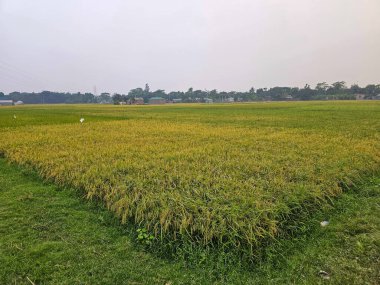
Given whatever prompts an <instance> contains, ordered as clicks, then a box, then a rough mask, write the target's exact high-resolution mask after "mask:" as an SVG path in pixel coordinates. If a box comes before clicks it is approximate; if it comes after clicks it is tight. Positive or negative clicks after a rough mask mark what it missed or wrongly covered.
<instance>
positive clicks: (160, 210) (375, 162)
mask: <svg viewBox="0 0 380 285" xmlns="http://www.w3.org/2000/svg"><path fill="white" fill-rule="evenodd" d="M244 119H245V118H244ZM284 119H286V117H285V116H284ZM352 126H354V125H352ZM355 126H356V125H355ZM363 128H365V126H364V127H363ZM367 128H369V127H367ZM352 131H353V132H354V131H357V132H359V131H360V128H357V126H356V127H352ZM1 137H2V138H1V141H0V150H1V151H2V152H3V153H4V154H5V156H6V157H7V158H8V159H9V160H10V161H13V162H16V163H18V164H21V165H24V166H27V167H32V168H33V169H36V170H37V171H38V172H39V174H40V175H41V176H43V177H45V178H48V179H51V180H53V181H54V182H55V183H57V184H59V185H64V186H71V187H75V188H78V189H82V190H83V191H84V192H85V193H86V195H87V197H88V198H99V199H101V200H102V201H104V202H105V204H106V205H107V207H108V208H109V209H110V210H112V211H113V212H115V213H116V214H117V215H118V216H119V217H120V218H121V220H122V221H123V222H126V221H128V220H133V221H134V223H136V224H138V225H141V226H143V227H146V228H147V229H148V230H150V231H151V232H152V233H154V235H155V236H156V237H162V236H165V237H170V238H172V239H176V238H181V237H186V238H189V239H191V240H194V241H196V242H198V243H202V244H210V243H217V244H227V245H232V246H235V247H241V248H254V247H255V246H258V245H259V244H260V242H261V241H263V240H265V239H268V238H269V239H270V238H274V237H276V235H277V234H278V231H279V230H280V229H281V225H282V223H284V222H286V221H287V218H289V216H290V215H291V214H292V213H293V212H294V211H295V210H298V209H302V208H303V206H304V205H305V204H306V203H313V204H318V203H324V202H325V200H326V198H331V197H334V196H337V195H339V193H341V191H342V188H341V187H340V186H341V185H342V183H343V184H347V185H350V184H351V183H352V182H353V181H357V180H358V179H360V177H362V176H363V175H368V174H371V173H375V172H377V171H379V165H380V143H379V141H380V140H379V138H380V136H379V134H378V133H377V132H366V135H359V134H358V135H355V134H353V133H352V132H342V131H339V132H338V131H334V130H331V129H327V130H323V131H321V130H308V129H299V128H283V127H282V128H275V127H257V128H255V127H246V126H243V125H242V126H233V125H210V124H205V123H196V122H191V123H190V122H185V121H181V122H175V121H170V120H159V119H157V118H155V119H151V120H149V119H144V118H140V119H130V120H126V121H117V120H114V121H101V122H89V123H85V124H79V123H76V124H58V125H46V126H27V127H20V128H18V129H13V130H6V131H3V132H2V133H1Z"/></svg>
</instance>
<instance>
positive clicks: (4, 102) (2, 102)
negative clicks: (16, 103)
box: [0, 100, 13, 106]
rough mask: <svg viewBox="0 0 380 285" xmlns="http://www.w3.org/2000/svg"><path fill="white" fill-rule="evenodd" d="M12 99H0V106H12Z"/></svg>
mask: <svg viewBox="0 0 380 285" xmlns="http://www.w3.org/2000/svg"><path fill="white" fill-rule="evenodd" d="M12 105H13V101H12V100H0V106H12Z"/></svg>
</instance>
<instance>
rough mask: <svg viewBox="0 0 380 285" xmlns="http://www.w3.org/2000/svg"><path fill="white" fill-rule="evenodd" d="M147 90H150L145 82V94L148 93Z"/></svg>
mask: <svg viewBox="0 0 380 285" xmlns="http://www.w3.org/2000/svg"><path fill="white" fill-rule="evenodd" d="M149 91H150V88H149V84H148V83H146V84H145V88H144V93H145V94H146V95H148V94H149Z"/></svg>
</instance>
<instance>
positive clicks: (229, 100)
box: [226, 97, 235, 103]
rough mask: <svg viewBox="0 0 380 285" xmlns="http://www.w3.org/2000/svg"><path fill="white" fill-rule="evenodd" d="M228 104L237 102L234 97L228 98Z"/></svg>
mask: <svg viewBox="0 0 380 285" xmlns="http://www.w3.org/2000/svg"><path fill="white" fill-rule="evenodd" d="M226 102H228V103H233V102H235V100H234V98H233V97H228V98H227V99H226Z"/></svg>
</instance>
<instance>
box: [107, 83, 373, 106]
mask: <svg viewBox="0 0 380 285" xmlns="http://www.w3.org/2000/svg"><path fill="white" fill-rule="evenodd" d="M356 94H363V95H365V96H364V98H365V99H372V98H373V97H375V96H377V95H379V94H380V84H378V85H375V84H370V85H367V86H366V87H360V86H359V85H357V84H354V85H351V87H347V86H346V83H345V82H344V81H339V82H335V83H333V84H331V85H330V84H327V83H326V82H321V83H318V84H317V85H316V86H315V88H311V87H310V85H308V84H306V85H305V86H304V87H303V88H298V87H272V88H259V89H255V88H251V89H250V90H248V91H245V92H238V91H230V92H225V91H217V90H215V89H214V90H211V91H208V90H194V89H193V88H189V89H188V90H187V91H186V92H182V91H173V92H169V93H167V92H165V90H161V89H158V90H156V91H153V92H152V91H150V88H149V85H148V84H146V85H145V88H144V89H143V88H135V89H132V90H130V91H129V92H128V94H126V95H124V94H114V95H113V96H112V99H113V101H114V103H115V104H118V103H120V102H125V103H133V100H134V99H135V98H143V99H144V102H148V100H149V99H150V98H152V97H162V98H164V99H166V100H167V101H172V100H179V99H180V100H181V102H184V103H191V102H205V101H206V100H207V99H212V100H213V102H225V101H230V100H231V99H233V101H235V102H248V101H284V100H354V99H355V98H356V97H355V95H356Z"/></svg>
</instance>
